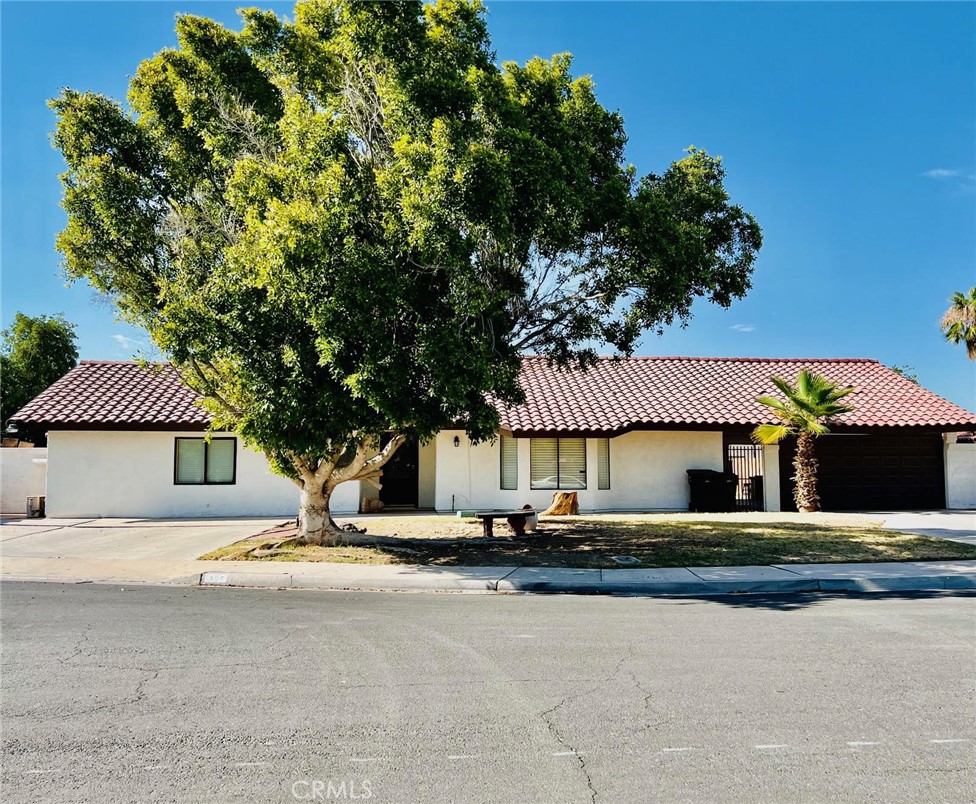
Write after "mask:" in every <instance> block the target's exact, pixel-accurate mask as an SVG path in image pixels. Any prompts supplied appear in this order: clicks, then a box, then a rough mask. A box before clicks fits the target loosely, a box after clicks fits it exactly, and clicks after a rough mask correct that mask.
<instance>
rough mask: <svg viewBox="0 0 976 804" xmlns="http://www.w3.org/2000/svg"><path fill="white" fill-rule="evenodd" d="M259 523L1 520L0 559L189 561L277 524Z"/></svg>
mask: <svg viewBox="0 0 976 804" xmlns="http://www.w3.org/2000/svg"><path fill="white" fill-rule="evenodd" d="M281 521H282V517H274V518H265V519H4V520H3V521H2V524H0V550H2V553H3V557H4V558H5V559H6V558H69V559H70V558H74V559H95V560H98V559H114V560H123V561H137V560H146V559H152V560H157V561H160V560H162V561H192V560H193V559H195V558H197V557H198V556H200V555H202V554H203V553H206V552H208V551H210V550H215V549H217V548H218V547H223V546H224V545H227V544H230V543H231V542H234V541H236V540H238V539H244V538H246V537H248V536H252V535H254V534H255V533H260V532H261V531H262V530H266V529H267V528H270V527H271V526H272V525H276V524H279V523H280V522H281Z"/></svg>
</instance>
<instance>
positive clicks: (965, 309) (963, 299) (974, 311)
mask: <svg viewBox="0 0 976 804" xmlns="http://www.w3.org/2000/svg"><path fill="white" fill-rule="evenodd" d="M949 301H950V303H951V304H952V306H951V307H950V308H949V309H948V310H946V311H945V314H944V315H943V316H942V321H940V322H939V326H941V327H942V333H943V334H944V335H945V339H946V340H947V341H948V342H949V343H955V344H960V343H964V344H966V354H968V355H969V359H970V360H976V287H973V288H970V289H969V293H962V292H961V291H956V292H955V293H953V294H952V295H951V296H950V297H949Z"/></svg>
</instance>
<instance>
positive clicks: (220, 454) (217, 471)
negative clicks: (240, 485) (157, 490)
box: [174, 438, 237, 486]
mask: <svg viewBox="0 0 976 804" xmlns="http://www.w3.org/2000/svg"><path fill="white" fill-rule="evenodd" d="M236 476H237V439H236V438H212V439H210V441H209V442H208V441H206V440H205V439H203V438H177V439H176V467H175V470H174V483H176V485H177V486H202V485H208V486H228V485H232V484H233V483H234V482H236V479H237V477H236Z"/></svg>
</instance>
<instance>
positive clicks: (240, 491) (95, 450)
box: [25, 431, 360, 517]
mask: <svg viewBox="0 0 976 804" xmlns="http://www.w3.org/2000/svg"><path fill="white" fill-rule="evenodd" d="M200 435H201V434H200V433H194V432H187V433H173V432H158V433H157V432H142V431H140V432H118V431H52V432H50V433H48V472H47V515H48V516H50V517H211V516H213V517H216V516H283V517H294V516H296V515H297V513H298V488H297V487H296V486H295V484H294V483H292V482H291V481H290V480H287V479H285V478H283V477H279V476H278V475H275V474H273V473H272V472H271V470H270V469H269V468H268V464H267V461H266V460H265V458H264V456H263V455H261V454H260V453H258V452H255V451H253V450H250V449H247V448H245V447H244V445H243V443H242V442H241V440H240V439H239V438H238V439H237V477H236V482H235V483H234V484H233V485H226V486H224V485H200V486H190V485H181V486H178V485H175V484H174V482H173V469H174V466H173V462H174V460H175V445H174V440H175V439H176V438H180V437H185V438H199V437H200ZM214 435H215V437H220V436H226V435H230V434H225V433H215V434H214ZM25 451H26V450H25ZM359 486H360V484H359V483H358V482H349V483H343V484H341V485H340V486H339V487H338V488H337V489H336V491H335V493H334V494H333V497H332V510H333V512H335V513H354V512H356V511H357V510H358V509H359Z"/></svg>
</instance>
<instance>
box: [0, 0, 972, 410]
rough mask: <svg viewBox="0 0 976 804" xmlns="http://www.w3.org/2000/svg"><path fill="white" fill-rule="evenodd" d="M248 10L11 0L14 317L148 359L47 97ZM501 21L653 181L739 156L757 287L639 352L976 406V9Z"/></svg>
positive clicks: (883, 6)
mask: <svg viewBox="0 0 976 804" xmlns="http://www.w3.org/2000/svg"><path fill="white" fill-rule="evenodd" d="M251 4H253V5H261V6H262V7H270V8H274V9H276V10H278V11H279V12H280V13H288V12H289V11H290V8H291V5H290V4H263V3H246V4H244V5H251ZM235 7H236V4H234V3H203V2H199V3H194V2H178V3H169V2H160V3H156V2H142V3H137V2H115V3H87V2H71V3H43V2H33V3H29V2H4V3H3V5H2V9H0V36H2V42H0V45H2V54H0V60H2V61H0V70H2V72H0V76H2V87H0V89H2V100H0V104H2V106H0V112H2V132H0V133H2V178H0V201H2V231H0V236H2V270H3V274H2V286H0V291H2V300H0V307H2V322H3V324H4V325H6V324H7V323H8V322H9V321H10V319H11V318H12V317H13V315H14V313H15V312H16V311H18V310H20V311H23V312H26V313H29V314H32V315H37V314H42V313H47V314H50V313H56V312H63V313H64V314H65V315H66V316H67V317H68V318H69V319H70V320H72V321H74V322H75V323H76V324H77V325H78V336H79V337H78V341H79V348H80V352H81V356H82V357H83V358H101V359H120V358H128V357H131V356H132V355H133V354H135V353H136V352H137V351H139V350H140V348H144V347H145V344H140V343H139V342H140V341H144V340H145V337H144V335H143V334H141V333H140V332H139V331H137V330H133V329H132V328H130V327H127V326H124V325H122V324H120V323H118V322H116V321H115V320H114V315H113V311H112V309H111V307H107V306H105V305H104V304H100V303H93V294H92V292H91V291H90V290H89V289H88V288H87V287H86V286H85V285H84V284H76V285H74V286H72V287H70V288H66V287H65V285H64V280H63V279H62V278H61V277H60V275H59V268H58V255H57V253H56V252H55V251H54V246H53V243H54V237H55V235H56V233H57V232H58V231H59V229H60V228H61V227H62V226H63V223H64V215H63V213H62V211H61V209H60V207H59V199H60V186H59V184H58V180H57V174H58V172H59V171H60V170H61V169H62V163H61V161H60V157H59V156H58V154H57V153H56V152H55V151H54V150H53V149H52V148H51V146H50V143H49V133H50V131H51V129H52V128H53V122H54V121H53V117H52V115H51V113H50V112H49V110H48V109H47V107H46V106H45V101H46V99H48V98H51V97H53V96H55V95H56V94H57V93H58V91H59V89H60V88H61V87H63V86H70V87H73V88H76V89H91V90H96V91H99V92H103V93H106V94H108V95H111V96H114V97H117V98H123V97H124V96H125V92H126V85H127V81H128V77H129V76H130V75H132V73H133V72H134V70H135V67H136V65H137V64H138V62H139V61H140V60H141V59H143V58H146V57H148V56H150V55H152V54H153V53H155V52H156V51H158V50H160V49H161V48H163V47H166V46H169V45H172V44H173V43H174V41H175V37H174V34H173V18H174V15H175V14H176V13H177V12H180V11H186V12H191V13H196V14H202V15H205V16H210V17H214V18H217V19H220V20H221V21H223V22H225V23H226V24H228V25H236V24H237V18H236V14H235ZM489 28H490V31H491V34H492V39H493V43H494V47H495V50H496V52H497V54H498V58H499V60H512V59H514V60H518V61H524V60H525V59H527V58H530V57H532V56H535V55H541V56H549V55H551V54H553V53H557V52H564V51H569V52H571V53H573V54H574V57H575V60H574V69H575V71H576V72H577V73H589V74H590V75H592V76H593V78H594V80H595V81H596V84H597V90H598V94H599V97H600V100H601V101H602V102H603V104H604V105H605V106H608V107H610V108H613V109H617V110H619V111H620V112H621V113H622V114H623V116H624V119H625V121H626V127H627V131H628V134H629V137H630V143H629V146H628V151H627V157H628V159H629V160H630V161H631V162H632V163H633V164H635V165H636V166H637V168H638V170H639V171H640V172H641V173H647V172H650V171H652V170H654V171H661V170H663V169H664V168H665V167H666V166H667V164H668V163H669V162H671V161H673V160H675V159H680V158H681V157H682V151H683V149H684V148H686V147H688V146H689V145H692V144H694V145H697V146H699V147H702V148H705V149H706V150H708V151H709V152H710V153H713V154H719V155H722V156H723V157H724V159H725V164H726V168H727V170H728V180H727V186H728V189H729V190H730V192H731V194H732V196H733V198H734V199H735V200H736V201H737V202H738V203H740V204H742V205H743V206H744V207H745V208H746V209H747V210H749V211H750V212H752V213H753V214H754V215H755V216H756V217H757V219H758V220H759V222H760V224H761V225H762V227H763V231H764V235H765V246H764V248H763V250H762V253H761V255H760V257H759V260H758V262H757V266H756V272H755V276H754V287H753V290H752V291H751V292H750V294H749V296H748V297H747V298H746V299H745V300H743V301H740V302H737V303H736V304H734V305H733V307H732V308H731V309H730V310H728V311H725V310H721V309H719V308H717V307H714V306H713V305H709V304H706V303H700V304H697V305H696V307H695V317H694V319H693V320H692V321H691V324H690V326H689V327H688V328H687V329H680V328H677V327H675V328H673V329H671V330H669V331H668V332H667V333H666V334H665V335H664V336H663V337H657V336H654V335H649V336H647V337H645V338H644V340H643V341H642V342H641V345H640V348H639V349H638V353H639V354H678V355H718V356H732V355H741V356H770V357H788V356H789V357H792V356H798V357H810V356H818V357H873V358H877V359H879V360H881V361H883V362H885V363H887V364H889V365H890V364H901V365H910V366H913V367H914V368H915V370H916V372H917V373H918V375H919V379H920V380H921V382H922V384H923V385H925V386H926V387H928V388H930V389H932V390H934V391H936V392H937V393H940V394H942V395H943V396H945V397H948V398H949V399H952V400H953V401H955V402H957V403H959V404H962V405H964V406H966V407H968V408H969V409H970V410H973V409H976V368H974V365H973V364H972V363H970V362H969V361H967V359H966V356H965V352H964V350H963V349H961V348H953V347H950V346H949V345H947V344H945V343H944V341H943V340H942V338H941V336H940V333H939V330H938V327H937V321H938V318H939V316H940V314H941V313H942V311H943V310H944V309H945V306H946V300H947V297H948V296H949V294H950V293H951V292H952V291H953V290H957V289H958V290H961V289H964V288H968V287H970V286H972V285H974V284H976V178H974V174H976V112H974V110H976V4H972V3H891V4H888V3H866V4H856V3H809V4H808V3H790V2H781V3H749V4H740V3H561V2H550V3H518V2H507V3H490V4H489Z"/></svg>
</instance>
